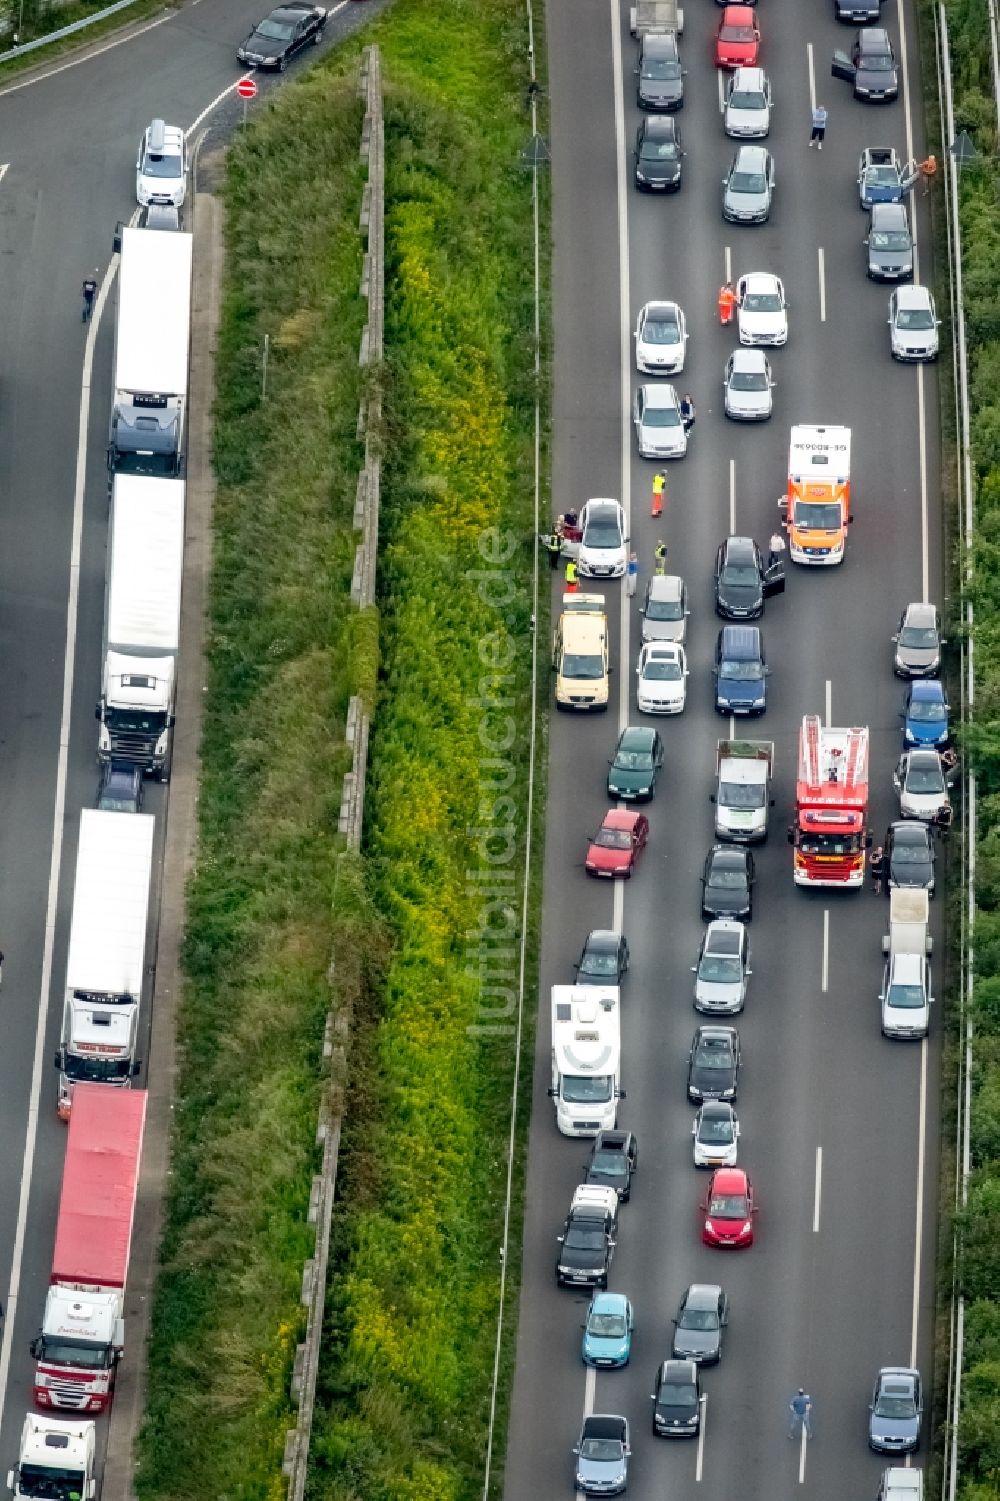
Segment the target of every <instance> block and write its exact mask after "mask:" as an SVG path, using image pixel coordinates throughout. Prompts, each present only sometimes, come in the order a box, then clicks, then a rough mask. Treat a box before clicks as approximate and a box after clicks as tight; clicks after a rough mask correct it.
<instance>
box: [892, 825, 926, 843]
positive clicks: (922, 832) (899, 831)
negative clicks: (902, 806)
mask: <svg viewBox="0 0 1000 1501" xmlns="http://www.w3.org/2000/svg"><path fill="white" fill-rule="evenodd" d="M889 833H890V834H891V836H892V838H893V841H894V843H896V844H922V845H924V846H927V845H929V844H930V842H931V831H930V829H929V828H928V827H927V825H926V824H925V823H921V822H920V820H919V818H900V819H897V820H896V822H895V823H891V824H890V825H889Z"/></svg>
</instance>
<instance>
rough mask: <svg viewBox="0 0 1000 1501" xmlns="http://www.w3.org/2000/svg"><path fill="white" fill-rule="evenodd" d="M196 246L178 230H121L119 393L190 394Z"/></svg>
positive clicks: (117, 379)
mask: <svg viewBox="0 0 1000 1501" xmlns="http://www.w3.org/2000/svg"><path fill="white" fill-rule="evenodd" d="M192 243H193V242H192V239H191V236H190V235H189V234H185V233H183V232H181V231H179V230H178V231H175V232H174V233H173V234H163V233H161V232H159V231H157V230H155V229H125V230H123V231H122V253H121V266H120V268H119V272H118V324H117V334H116V344H115V390H116V391H130V392H133V393H135V392H140V393H156V394H158V395H162V396H183V395H185V394H186V392H187V382H188V343H189V338H190V328H191V261H192Z"/></svg>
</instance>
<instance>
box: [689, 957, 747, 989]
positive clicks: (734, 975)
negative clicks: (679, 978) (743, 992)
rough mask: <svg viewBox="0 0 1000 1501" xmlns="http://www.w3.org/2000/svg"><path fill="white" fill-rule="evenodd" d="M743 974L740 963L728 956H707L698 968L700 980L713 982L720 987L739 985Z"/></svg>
mask: <svg viewBox="0 0 1000 1501" xmlns="http://www.w3.org/2000/svg"><path fill="white" fill-rule="evenodd" d="M742 973H743V969H742V966H741V964H740V961H739V960H738V959H731V958H729V956H728V955H726V954H705V955H704V956H703V958H702V961H701V964H700V965H699V966H698V979H699V980H711V981H714V982H715V983H716V984H719V985H735V984H738V983H739V979H740V975H741V974H742Z"/></svg>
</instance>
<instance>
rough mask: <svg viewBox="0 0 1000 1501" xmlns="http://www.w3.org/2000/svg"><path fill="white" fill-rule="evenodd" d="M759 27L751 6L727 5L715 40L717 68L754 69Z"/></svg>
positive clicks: (757, 50) (757, 49)
mask: <svg viewBox="0 0 1000 1501" xmlns="http://www.w3.org/2000/svg"><path fill="white" fill-rule="evenodd" d="M759 51H760V27H759V26H758V25H757V15H756V12H755V11H754V8H753V6H752V5H727V6H726V8H725V10H724V11H723V12H722V19H721V21H720V22H719V34H718V36H717V37H716V39H715V66H716V67H717V68H741V67H748V68H753V67H756V64H757V54H758V52H759Z"/></svg>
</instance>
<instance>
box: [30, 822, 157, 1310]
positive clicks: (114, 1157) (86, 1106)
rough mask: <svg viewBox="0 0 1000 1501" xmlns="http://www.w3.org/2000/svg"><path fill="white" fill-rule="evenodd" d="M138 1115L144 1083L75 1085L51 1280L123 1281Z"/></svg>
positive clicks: (142, 1115)
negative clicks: (130, 1086)
mask: <svg viewBox="0 0 1000 1501" xmlns="http://www.w3.org/2000/svg"><path fill="white" fill-rule="evenodd" d="M121 816H122V817H127V816H131V817H133V818H134V817H136V816H137V815H135V814H132V815H126V814H122V815H121ZM145 1121H146V1092H145V1090H142V1089H113V1088H111V1087H109V1086H108V1085H106V1084H78V1085H77V1086H76V1088H75V1090H74V1092H73V1113H72V1115H71V1116H70V1121H69V1140H68V1141H67V1143H66V1161H65V1165H64V1167H63V1181H62V1193H61V1194H60V1197H59V1218H58V1220H57V1221H56V1243H55V1250H54V1252H53V1256H52V1276H51V1280H52V1281H53V1282H61V1283H63V1284H66V1285H72V1284H78V1285H82V1286H85V1287H86V1286H101V1287H124V1285H125V1277H126V1274H127V1272H128V1256H129V1245H130V1243H131V1240H132V1218H133V1215H134V1213H135V1195H136V1187H137V1184H138V1181H139V1159H140V1156H141V1153H142V1133H143V1128H144V1126H145Z"/></svg>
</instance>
